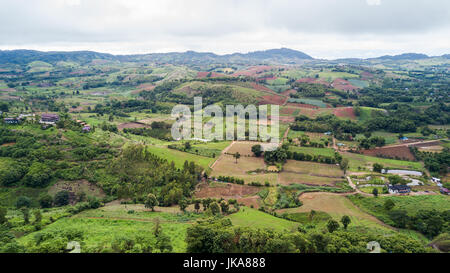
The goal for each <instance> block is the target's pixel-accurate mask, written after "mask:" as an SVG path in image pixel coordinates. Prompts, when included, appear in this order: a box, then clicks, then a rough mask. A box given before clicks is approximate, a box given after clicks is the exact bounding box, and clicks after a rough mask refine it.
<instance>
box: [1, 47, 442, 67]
mask: <svg viewBox="0 0 450 273" xmlns="http://www.w3.org/2000/svg"><path fill="white" fill-rule="evenodd" d="M448 56H449V54H446V55H442V56H437V57H441V58H445V59H448V58H449V57H448ZM427 58H432V57H430V56H427V55H425V54H418V53H404V54H400V55H394V56H391V55H385V56H380V57H377V58H369V59H360V58H348V59H338V60H335V61H344V62H345V61H349V62H354V61H371V60H379V61H400V60H419V59H427ZM95 59H100V60H107V61H120V62H136V61H137V62H139V61H142V62H159V63H173V64H207V63H249V64H256V63H279V64H299V63H304V62H309V61H314V60H318V59H315V58H313V57H311V56H310V55H308V54H306V53H303V52H301V51H297V50H293V49H288V48H280V49H269V50H263V51H254V52H249V53H232V54H225V55H218V54H215V53H212V52H195V51H186V52H170V53H149V54H132V55H112V54H108V53H99V52H94V51H71V52H69V51H68V52H65V51H49V52H43V51H36V50H23V49H21V50H3V51H2V50H0V64H8V63H9V64H18V65H25V64H28V63H30V62H33V61H43V62H48V63H51V64H54V63H57V62H60V61H72V62H77V63H81V64H85V63H89V62H91V61H92V60H95ZM322 61H324V60H322ZM325 61H326V60H325Z"/></svg>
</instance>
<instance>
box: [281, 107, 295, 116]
mask: <svg viewBox="0 0 450 273" xmlns="http://www.w3.org/2000/svg"><path fill="white" fill-rule="evenodd" d="M295 111H297V109H295V108H291V107H289V108H287V107H283V108H281V110H280V114H282V115H292V114H294V113H295Z"/></svg>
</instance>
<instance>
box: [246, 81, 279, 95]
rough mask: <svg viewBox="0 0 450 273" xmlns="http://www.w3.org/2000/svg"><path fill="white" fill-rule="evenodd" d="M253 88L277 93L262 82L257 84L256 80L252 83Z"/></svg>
mask: <svg viewBox="0 0 450 273" xmlns="http://www.w3.org/2000/svg"><path fill="white" fill-rule="evenodd" d="M251 85H252V88H253V89H256V90H258V91H264V92H270V93H275V92H274V91H273V90H272V89H270V88H267V87H265V86H264V85H261V84H257V83H255V82H252V83H251Z"/></svg>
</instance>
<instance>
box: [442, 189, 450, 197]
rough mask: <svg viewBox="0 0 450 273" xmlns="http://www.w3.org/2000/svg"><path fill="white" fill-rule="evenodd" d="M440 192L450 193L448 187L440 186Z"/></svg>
mask: <svg viewBox="0 0 450 273" xmlns="http://www.w3.org/2000/svg"><path fill="white" fill-rule="evenodd" d="M440 191H441V193H442V194H445V195H450V190H449V189H447V188H441V190H440Z"/></svg>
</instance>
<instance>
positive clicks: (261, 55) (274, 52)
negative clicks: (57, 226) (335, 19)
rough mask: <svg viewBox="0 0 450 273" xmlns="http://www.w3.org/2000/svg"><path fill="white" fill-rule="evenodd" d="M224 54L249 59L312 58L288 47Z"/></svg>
mask: <svg viewBox="0 0 450 273" xmlns="http://www.w3.org/2000/svg"><path fill="white" fill-rule="evenodd" d="M225 56H229V57H231V56H240V57H242V58H250V59H259V60H266V59H274V58H283V59H284V58H290V59H299V60H313V59H314V58H313V57H311V56H309V55H307V54H305V53H303V52H301V51H297V50H293V49H289V48H280V49H269V50H264V51H254V52H249V53H246V54H242V53H234V54H230V55H225ZM225 56H224V57H225Z"/></svg>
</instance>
